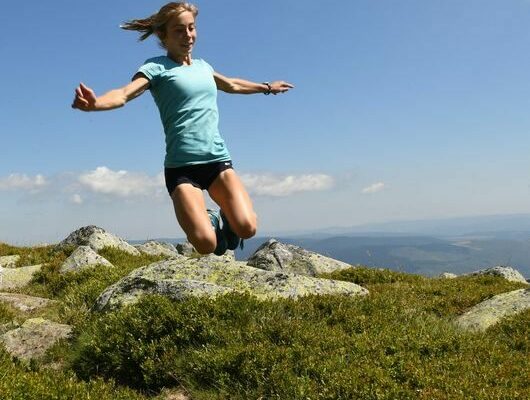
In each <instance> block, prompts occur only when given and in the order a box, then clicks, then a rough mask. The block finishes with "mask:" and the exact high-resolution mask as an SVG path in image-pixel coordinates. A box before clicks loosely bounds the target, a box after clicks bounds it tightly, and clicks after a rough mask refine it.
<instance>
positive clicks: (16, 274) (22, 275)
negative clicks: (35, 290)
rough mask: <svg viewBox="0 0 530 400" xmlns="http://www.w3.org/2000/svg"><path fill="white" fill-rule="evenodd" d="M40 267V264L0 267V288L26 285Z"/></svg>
mask: <svg viewBox="0 0 530 400" xmlns="http://www.w3.org/2000/svg"><path fill="white" fill-rule="evenodd" d="M41 268H42V265H40V264H39V265H30V266H28V267H20V268H0V290H4V289H13V288H19V287H22V286H26V285H27V284H28V283H29V282H30V281H31V278H33V274H35V273H36V272H37V271H40V269H41Z"/></svg>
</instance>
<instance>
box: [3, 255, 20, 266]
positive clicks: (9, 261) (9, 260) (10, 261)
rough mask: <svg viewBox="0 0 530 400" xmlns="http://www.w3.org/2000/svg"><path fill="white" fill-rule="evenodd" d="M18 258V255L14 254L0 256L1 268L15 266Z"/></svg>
mask: <svg viewBox="0 0 530 400" xmlns="http://www.w3.org/2000/svg"><path fill="white" fill-rule="evenodd" d="M18 260H20V256H19V255H14V256H2V257H0V267H3V268H16V264H17V261H18Z"/></svg>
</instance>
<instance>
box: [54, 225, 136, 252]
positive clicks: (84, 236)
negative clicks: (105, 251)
mask: <svg viewBox="0 0 530 400" xmlns="http://www.w3.org/2000/svg"><path fill="white" fill-rule="evenodd" d="M65 246H90V247H92V249H93V250H94V251H96V252H98V251H99V250H101V249H102V248H104V247H115V248H117V249H119V250H121V251H124V252H127V253H129V254H132V255H134V256H139V255H140V252H139V251H138V250H136V249H135V248H134V247H133V246H131V245H130V244H129V243H127V242H126V241H125V240H123V239H121V238H119V237H117V236H115V235H113V234H112V233H109V232H107V231H105V230H104V229H102V228H99V227H97V226H94V225H90V226H85V227H82V228H79V229H78V230H76V231H74V232H72V233H71V234H70V235H69V236H68V237H67V238H66V239H64V240H63V241H62V242H61V243H59V244H58V247H59V248H61V247H65Z"/></svg>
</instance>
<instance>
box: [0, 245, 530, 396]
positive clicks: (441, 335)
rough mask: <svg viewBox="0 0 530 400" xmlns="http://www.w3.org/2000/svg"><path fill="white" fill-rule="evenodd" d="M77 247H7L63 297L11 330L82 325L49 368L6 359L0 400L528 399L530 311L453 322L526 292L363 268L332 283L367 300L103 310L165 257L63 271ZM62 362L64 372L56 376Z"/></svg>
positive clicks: (484, 280)
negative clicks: (130, 277)
mask: <svg viewBox="0 0 530 400" xmlns="http://www.w3.org/2000/svg"><path fill="white" fill-rule="evenodd" d="M70 252H71V249H70V250H65V251H60V252H57V251H54V250H53V248H51V247H48V248H38V249H30V248H23V249H22V248H14V247H11V246H7V245H0V256H1V255H7V254H22V255H23V258H24V259H25V260H31V261H36V262H39V263H41V262H44V263H47V264H46V265H45V266H44V269H43V271H42V272H41V273H39V274H38V275H37V276H36V277H35V279H34V280H33V282H32V283H31V284H30V285H29V286H28V287H26V288H24V289H23V290H19V292H23V293H26V294H31V295H38V296H43V297H48V298H52V299H56V300H59V301H60V304H59V305H58V306H57V305H55V306H53V307H50V308H49V309H45V310H41V311H38V312H33V313H23V312H21V311H17V310H15V309H13V308H12V307H9V306H6V305H2V304H0V325H2V324H6V323H11V322H12V321H13V320H16V321H18V322H23V321H24V320H25V319H27V318H29V317H33V316H35V315H43V316H45V317H47V318H50V319H53V320H55V321H57V322H61V323H68V324H71V325H73V327H74V335H73V338H72V339H71V340H70V341H62V342H60V343H59V344H57V345H56V346H55V347H54V348H53V349H52V350H51V351H49V353H48V354H47V356H46V357H45V358H44V359H43V360H40V361H38V362H32V363H31V364H30V365H25V364H23V363H20V362H16V361H13V360H11V359H10V357H9V356H8V355H7V354H6V353H5V351H4V350H3V349H0V371H1V373H0V398H2V399H92V398H98V399H99V400H105V399H147V398H155V399H164V398H166V396H165V394H164V392H162V390H163V389H164V388H179V389H180V390H181V391H184V392H186V393H187V394H188V396H189V397H190V398H192V399H355V398H358V399H397V398H400V399H401V398H402V399H409V398H411V399H416V398H417V399H447V398H452V399H469V398H474V399H499V398H504V399H526V398H529V397H530V379H529V377H528V355H529V350H530V339H529V338H530V335H529V333H530V311H527V312H525V313H522V314H519V315H517V316H516V317H512V318H510V319H505V320H503V321H502V322H501V323H500V324H498V325H496V326H494V327H492V328H490V329H488V330H487V331H485V332H483V333H469V332H462V331H460V330H458V329H456V328H455V327H454V325H453V324H452V320H453V319H454V318H455V317H456V316H457V315H459V314H461V313H462V312H464V311H465V310H467V309H468V308H470V307H471V306H473V305H475V304H477V303H479V302H481V301H483V300H485V299H488V298H490V297H492V296H494V295H496V294H499V293H503V292H507V291H511V290H515V289H519V288H522V287H524V285H522V284H517V283H510V282H507V281H505V280H503V279H501V278H495V277H467V278H457V279H454V280H441V279H432V278H426V277H422V276H417V275H410V274H405V273H398V272H393V271H390V270H379V269H371V268H365V267H361V268H355V269H350V270H346V271H342V272H340V273H335V274H330V275H327V276H325V278H330V279H340V280H345V281H351V282H355V283H358V284H360V285H362V286H364V287H366V288H367V289H369V290H370V295H369V296H366V297H363V298H347V297H339V296H323V297H317V296H310V297H305V298H302V299H300V300H297V301H294V300H281V301H274V302H273V301H257V300H256V299H255V298H253V297H251V296H248V295H243V294H239V295H234V294H232V295H229V296H224V297H220V298H218V299H216V300H207V299H200V300H198V299H190V300H186V301H182V302H173V301H170V300H168V299H166V298H162V297H158V296H148V297H145V298H144V300H143V301H141V302H140V303H138V304H136V305H134V306H130V307H127V308H124V309H122V310H119V311H116V312H112V313H102V314H97V313H96V314H93V313H91V312H90V311H89V310H90V307H91V306H92V304H93V303H94V300H95V299H96V297H97V296H98V295H99V293H100V292H101V291H102V290H103V289H104V288H105V287H107V286H108V285H110V284H111V283H113V282H115V281H117V280H118V279H120V278H121V277H122V276H125V275H126V274H127V273H129V272H130V271H131V270H133V269H135V268H137V267H139V266H141V265H145V264H148V263H150V262H153V261H155V260H157V258H156V257H148V256H141V257H134V256H130V255H127V254H124V253H121V252H118V251H115V250H111V249H105V250H104V251H102V252H100V254H101V255H103V256H104V257H105V258H107V259H108V260H109V261H111V262H112V263H113V264H114V265H115V266H117V268H116V269H115V270H114V271H112V272H110V273H109V272H108V270H98V269H89V270H87V271H84V272H78V273H68V274H65V275H59V273H58V267H59V266H60V264H61V262H62V261H63V260H64V259H65V258H66V257H67V256H68V254H69V253H70ZM50 366H53V367H54V370H53V371H52V370H50V369H49V367H50Z"/></svg>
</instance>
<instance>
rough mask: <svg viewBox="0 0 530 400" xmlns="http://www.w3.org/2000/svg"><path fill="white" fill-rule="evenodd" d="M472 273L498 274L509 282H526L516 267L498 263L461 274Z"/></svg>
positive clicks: (471, 274)
mask: <svg viewBox="0 0 530 400" xmlns="http://www.w3.org/2000/svg"><path fill="white" fill-rule="evenodd" d="M473 275H493V276H500V277H502V278H504V279H506V280H508V281H510V282H521V283H528V282H526V279H525V278H524V276H523V275H521V273H520V272H519V271H517V270H516V269H514V268H512V267H506V266H503V265H498V266H496V267H492V268H486V269H481V270H479V271H474V272H470V273H469V274H464V275H463V276H473Z"/></svg>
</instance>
